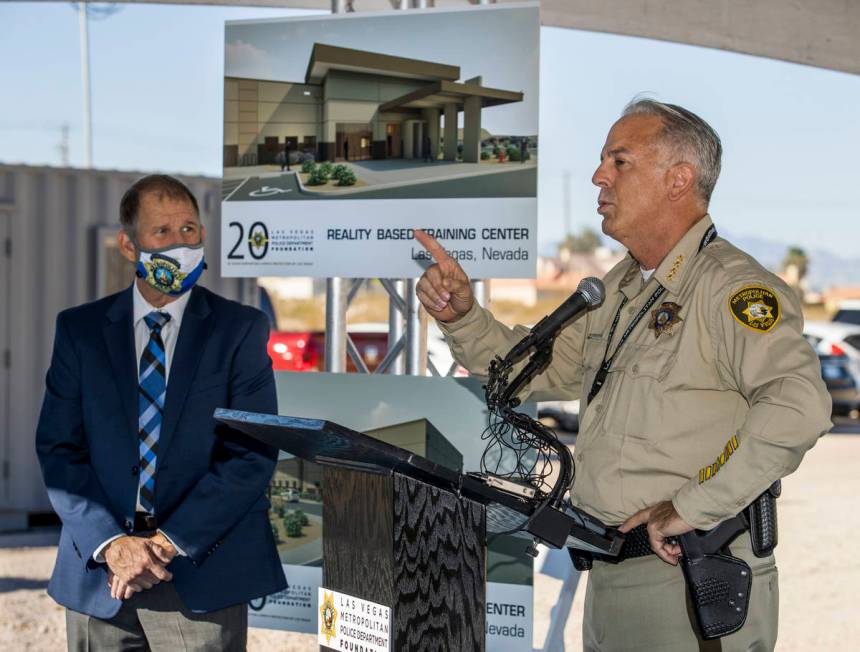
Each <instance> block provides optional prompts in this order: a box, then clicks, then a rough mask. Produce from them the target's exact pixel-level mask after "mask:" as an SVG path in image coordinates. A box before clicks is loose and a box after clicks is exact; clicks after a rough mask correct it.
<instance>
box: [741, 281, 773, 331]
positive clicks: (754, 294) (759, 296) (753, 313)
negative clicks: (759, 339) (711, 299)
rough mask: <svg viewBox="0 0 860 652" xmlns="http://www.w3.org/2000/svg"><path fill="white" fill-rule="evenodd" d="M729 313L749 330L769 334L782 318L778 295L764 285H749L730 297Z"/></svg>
mask: <svg viewBox="0 0 860 652" xmlns="http://www.w3.org/2000/svg"><path fill="white" fill-rule="evenodd" d="M729 311H730V312H731V313H732V317H734V318H735V321H736V322H738V323H739V324H741V325H742V326H746V327H747V328H749V329H751V330H754V331H758V332H760V333H767V332H768V331H770V330H771V329H772V328H773V327H774V326H776V323H777V322H778V321H779V318H780V310H779V299H777V297H776V293H775V292H774V291H773V290H771V289H769V288H766V287H764V286H762V285H749V286H747V287H745V288H741V289H740V290H738V291H737V292H735V293H734V294H733V295H732V296H731V297H729Z"/></svg>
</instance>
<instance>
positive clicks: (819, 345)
mask: <svg viewBox="0 0 860 652" xmlns="http://www.w3.org/2000/svg"><path fill="white" fill-rule="evenodd" d="M803 336H804V337H805V338H806V340H807V341H808V342H809V343H810V344H811V345H812V348H814V349H815V352H816V353H818V355H819V356H835V357H837V358H844V359H845V363H846V365H845V366H846V367H847V369H848V373H849V374H850V375H851V377H852V378H853V379H854V383H855V385H856V386H857V387H860V325H856V324H848V323H845V322H836V321H808V322H806V324H805V325H804V327H803Z"/></svg>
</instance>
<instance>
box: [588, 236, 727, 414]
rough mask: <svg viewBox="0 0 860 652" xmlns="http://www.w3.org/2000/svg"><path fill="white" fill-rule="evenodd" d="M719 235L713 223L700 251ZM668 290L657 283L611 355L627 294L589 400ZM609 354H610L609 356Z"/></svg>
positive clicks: (610, 328)
mask: <svg viewBox="0 0 860 652" xmlns="http://www.w3.org/2000/svg"><path fill="white" fill-rule="evenodd" d="M716 237H717V229H716V228H715V227H714V225H713V224H712V225H711V226H710V228H708V230H707V231H706V232H705V235H704V236H703V237H702V241H701V242H700V243H699V251H701V250H702V249H704V248H705V247H707V246H708V245H709V244H711V242H713V241H714V238H716ZM665 292H666V288H664V287H663V286H662V285H660V284H659V283H658V284H657V289H656V290H654V292H652V293H651V296H650V297H648V301H646V302H645V305H644V306H642V309H641V310H640V311H639V312H638V313H637V314H636V316H635V317H634V318H633V320H632V321H631V322H630V324H629V325H628V326H627V328H626V329H625V330H624V332H623V333H622V334H621V339H619V340H618V346H616V347H615V352H614V353H613V354H612V355H611V356H609V347H610V346H611V344H612V338H613V337H614V335H615V329H616V328H618V322H619V321H620V320H621V311H622V310H623V309H624V306H625V305H626V304H627V297H626V296H625V297H624V298H623V299H622V300H621V305H620V306H618V311H617V312H616V313H615V319H613V320H612V325H611V326H610V327H609V334H608V336H607V338H606V351H604V353H603V362H602V363H601V364H600V368H599V369H598V370H597V375H596V376H595V377H594V382H593V383H592V385H591V391H589V392H588V402H589V403H591V401H593V400H594V397H595V396H597V393H598V392H599V391H600V390H601V388H602V387H603V385H604V383H605V382H606V378H607V376H608V375H609V368H610V367H611V366H612V362H613V360H615V357H616V356H617V355H618V352H619V351H620V350H621V347H622V346H623V345H624V342H626V341H627V338H628V337H630V334H631V333H632V332H633V329H635V328H636V326H637V325H638V324H639V322H640V321H642V318H643V317H644V316H645V315H646V314H647V313H648V311H649V310H650V309H651V307H652V306H653V305H654V304H655V303H657V299H659V298H660V297H661V296H663V294H664V293H665ZM607 356H609V357H608V358H607Z"/></svg>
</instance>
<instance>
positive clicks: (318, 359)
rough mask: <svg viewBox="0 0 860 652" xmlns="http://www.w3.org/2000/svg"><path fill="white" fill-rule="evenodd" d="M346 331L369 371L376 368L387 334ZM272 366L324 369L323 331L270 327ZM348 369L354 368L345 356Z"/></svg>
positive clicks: (380, 360) (355, 329) (357, 330)
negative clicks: (278, 329)
mask: <svg viewBox="0 0 860 652" xmlns="http://www.w3.org/2000/svg"><path fill="white" fill-rule="evenodd" d="M349 334H350V337H351V338H352V341H353V343H354V344H355V346H356V348H357V349H358V352H359V354H360V355H361V359H362V360H363V361H364V364H365V365H367V368H368V369H369V370H370V371H373V370H374V369H376V367H378V366H379V363H380V362H382V359H383V358H384V357H385V352H386V351H387V349H388V334H387V333H380V332H378V331H365V330H362V328H361V326H360V325H359V326H357V327H353V326H350V327H349ZM267 348H268V351H269V357H270V358H271V359H272V369H274V370H275V371H323V369H324V367H325V332H323V331H271V332H270V333H269V343H268V347H267ZM346 368H347V371H349V372H354V371H356V366H355V363H353V361H352V358H350V357H347V367H346Z"/></svg>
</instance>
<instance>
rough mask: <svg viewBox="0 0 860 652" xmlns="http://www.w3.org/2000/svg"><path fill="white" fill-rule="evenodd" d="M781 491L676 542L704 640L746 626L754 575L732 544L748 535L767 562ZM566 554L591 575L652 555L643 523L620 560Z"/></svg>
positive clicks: (630, 535)
mask: <svg viewBox="0 0 860 652" xmlns="http://www.w3.org/2000/svg"><path fill="white" fill-rule="evenodd" d="M781 489H782V486H781V483H780V481H779V480H777V481H776V482H774V483H773V484H772V485H771V486H770V488H768V489H767V490H766V491H765V492H764V493H762V494H761V496H759V497H758V498H756V499H755V500H754V501H753V502H752V503H751V504H750V505H749V506H747V507H746V509H744V510H743V511H742V512H741V513H740V514H738V515H737V516H734V517H732V518H730V519H728V520H725V521H723V522H722V523H720V524H719V525H718V526H717V527H715V528H714V529H713V530H709V531H707V532H702V531H697V530H693V531H692V532H687V533H686V534H683V535H681V536H680V537H678V543H680V544H681V551H682V553H683V554H682V556H681V570H682V571H683V573H684V581H685V582H686V584H687V590H688V591H689V594H690V600H691V601H692V603H693V612H694V613H695V614H696V623H697V625H698V627H699V633H700V634H701V636H702V638H704V639H706V640H708V639H715V638H720V637H722V636H727V635H728V634H732V633H734V632H736V631H738V630H739V629H740V628H741V627H743V624H744V622H745V621H746V617H747V609H748V608H749V595H750V589H751V588H752V570H751V569H750V567H749V564H747V563H746V562H745V561H744V560H743V559H740V558H738V557H734V556H733V555H732V554H731V551H730V550H729V544H730V543H731V542H732V541H733V540H734V539H735V538H736V537H737V536H738V535H739V534H740V533H742V532H745V531H747V530H749V532H750V539H751V541H752V550H753V554H755V555H756V556H757V557H766V556H767V555H769V554H771V552H773V549H774V548H775V547H776V544H777V520H776V498H777V497H778V496H779V494H780V493H781ZM568 551H569V552H570V557H571V559H572V560H573V565H574V567H575V568H576V569H577V570H580V571H583V570H590V569H591V567H592V564H593V561H594V560H595V559H596V560H598V561H604V562H608V563H615V564H617V563H620V562H623V561H625V560H627V559H634V558H636V557H645V556H647V555H651V554H654V553H653V551H652V550H651V544H650V542H649V538H648V530H647V526H646V525H644V524H643V525H639V526H638V527H635V528H633V529H632V530H630V531H629V532H627V533H626V534H625V535H624V544H623V545H622V546H621V550H620V551H619V553H618V556H617V557H608V556H606V555H600V554H591V553H587V552H582V551H574V550H573V549H572V548H569V549H568Z"/></svg>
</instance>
